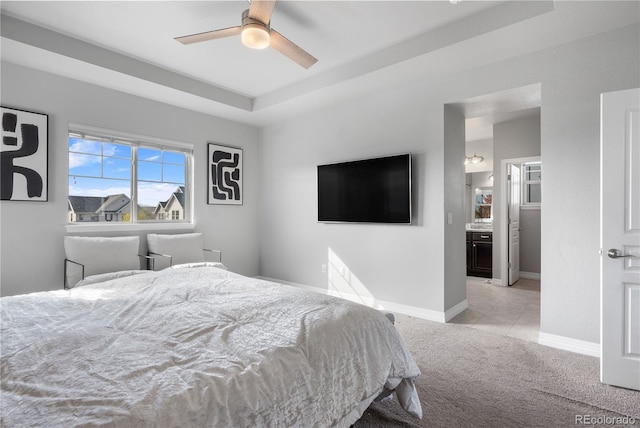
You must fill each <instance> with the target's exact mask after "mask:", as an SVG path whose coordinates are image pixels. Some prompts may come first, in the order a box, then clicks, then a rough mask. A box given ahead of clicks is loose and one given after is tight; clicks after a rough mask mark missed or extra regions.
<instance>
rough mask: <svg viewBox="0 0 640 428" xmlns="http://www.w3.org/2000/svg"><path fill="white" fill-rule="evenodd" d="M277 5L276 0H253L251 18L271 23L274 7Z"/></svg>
mask: <svg viewBox="0 0 640 428" xmlns="http://www.w3.org/2000/svg"><path fill="white" fill-rule="evenodd" d="M275 6H276V1H275V0H251V5H250V6H249V18H251V19H255V20H257V21H260V22H262V23H264V24H269V21H271V14H272V13H273V8H274V7H275Z"/></svg>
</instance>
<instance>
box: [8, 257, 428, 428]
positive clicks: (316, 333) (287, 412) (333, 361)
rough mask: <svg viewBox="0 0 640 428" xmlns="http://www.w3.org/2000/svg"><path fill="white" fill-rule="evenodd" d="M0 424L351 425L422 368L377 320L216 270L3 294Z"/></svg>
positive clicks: (415, 410)
mask: <svg viewBox="0 0 640 428" xmlns="http://www.w3.org/2000/svg"><path fill="white" fill-rule="evenodd" d="M0 300H1V304H2V343H1V364H2V366H1V369H2V374H1V376H2V378H1V379H2V381H1V384H2V395H1V397H0V398H1V410H2V420H1V425H2V426H3V427H13V426H25V425H33V426H47V427H72V426H96V425H100V426H116V427H147V426H150V427H151V426H153V427H156V426H167V427H196V426H198V427H204V426H209V427H232V426H233V427H243V426H244V427H266V426H268V427H272V426H273V427H276V426H277V427H294V426H297V427H312V426H317V427H325V426H326V427H329V426H348V425H350V424H352V423H353V422H354V421H355V420H357V419H358V418H359V417H360V415H361V414H362V412H363V411H364V410H365V409H366V406H368V405H369V403H370V402H371V401H372V400H373V399H374V398H375V397H377V396H378V395H379V394H380V393H381V392H383V388H384V386H385V385H386V387H387V388H389V389H393V388H396V387H397V388H396V392H397V393H398V394H397V395H398V399H399V400H400V402H401V403H402V404H403V406H404V407H405V408H406V409H407V410H408V411H409V412H410V413H412V414H414V415H415V416H417V417H421V412H422V411H421V408H420V402H419V400H418V397H417V394H416V390H415V388H414V386H413V379H414V378H415V377H417V376H418V375H419V374H420V372H419V369H418V367H417V366H416V364H415V363H414V361H413V359H412V358H411V355H410V354H409V352H408V351H407V349H406V348H405V346H404V344H403V342H402V340H401V338H400V337H399V335H398V334H397V332H396V330H395V328H394V327H393V325H392V324H391V323H390V322H389V321H388V320H387V319H386V318H385V317H384V316H383V315H382V314H381V313H379V312H378V311H376V310H373V309H370V308H367V307H365V306H361V305H357V304H354V303H350V302H347V301H344V300H341V299H338V298H334V297H330V296H325V295H322V294H319V293H313V292H309V291H304V290H301V289H298V288H295V287H290V286H284V285H280V284H274V283H270V282H265V281H261V280H257V279H251V278H246V277H243V276H241V275H237V274H234V273H231V272H228V271H226V270H223V269H219V268H216V267H210V266H203V267H197V268H189V269H187V268H183V269H167V270H164V271H161V272H149V273H143V274H139V275H135V276H131V277H127V278H120V279H116V280H112V281H107V282H102V283H98V284H93V285H87V286H84V287H80V288H75V289H73V290H69V291H62V290H61V291H53V292H43V293H34V294H29V295H23V296H13V297H4V298H2V299H0Z"/></svg>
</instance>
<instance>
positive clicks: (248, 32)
mask: <svg viewBox="0 0 640 428" xmlns="http://www.w3.org/2000/svg"><path fill="white" fill-rule="evenodd" d="M270 41H271V36H270V35H269V31H267V29H266V28H264V26H263V25H260V24H246V25H245V26H244V27H243V28H242V43H244V45H245V46H247V47H249V48H251V49H264V48H266V47H268V46H269V42H270Z"/></svg>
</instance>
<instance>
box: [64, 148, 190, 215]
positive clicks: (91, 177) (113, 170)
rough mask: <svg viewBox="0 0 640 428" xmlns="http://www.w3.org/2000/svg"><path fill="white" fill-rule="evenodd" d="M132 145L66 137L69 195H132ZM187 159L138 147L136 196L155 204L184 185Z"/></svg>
mask: <svg viewBox="0 0 640 428" xmlns="http://www.w3.org/2000/svg"><path fill="white" fill-rule="evenodd" d="M132 151H133V148H132V147H131V146H128V145H124V144H116V143H108V142H98V141H90V140H83V139H80V138H69V195H74V196H107V195H115V194H120V193H124V194H125V195H127V196H131V195H130V193H131V182H130V177H131V157H132ZM185 165H186V158H185V155H184V154H182V153H177V152H169V151H162V150H159V149H155V148H147V147H139V148H138V199H139V202H140V204H141V205H149V206H155V205H156V204H157V203H158V202H159V201H166V200H167V199H169V197H170V196H171V193H173V192H174V191H175V190H176V188H177V187H178V186H179V185H184V181H185Z"/></svg>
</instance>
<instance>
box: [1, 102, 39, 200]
mask: <svg viewBox="0 0 640 428" xmlns="http://www.w3.org/2000/svg"><path fill="white" fill-rule="evenodd" d="M1 109H2V145H1V149H0V200H3V201H36V202H46V201H47V199H48V191H47V190H48V176H47V174H48V172H47V167H48V165H47V162H48V152H47V151H48V147H47V144H48V141H47V138H48V126H49V116H47V115H46V114H42V113H33V112H30V111H24V110H17V109H13V108H9V107H1Z"/></svg>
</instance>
